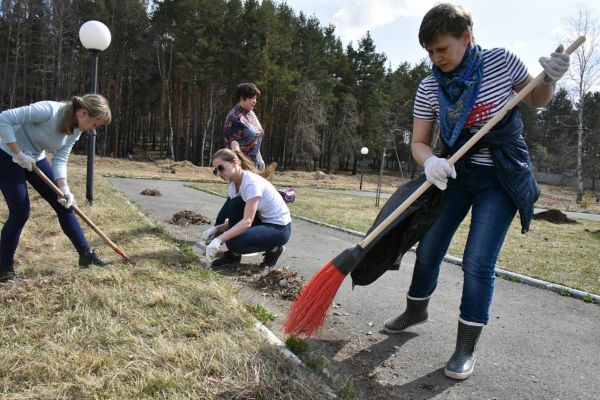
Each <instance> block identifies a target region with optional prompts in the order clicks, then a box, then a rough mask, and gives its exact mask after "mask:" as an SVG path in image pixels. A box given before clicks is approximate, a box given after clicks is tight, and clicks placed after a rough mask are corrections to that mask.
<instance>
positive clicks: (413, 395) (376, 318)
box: [111, 178, 600, 400]
mask: <svg viewBox="0 0 600 400" xmlns="http://www.w3.org/2000/svg"><path fill="white" fill-rule="evenodd" d="M111 182H112V183H113V184H114V185H115V187H116V188H117V189H119V190H120V191H121V192H123V193H124V194H125V195H126V196H127V197H129V198H130V199H131V200H132V201H133V202H135V203H137V204H138V205H139V206H140V208H141V209H142V210H143V211H144V212H146V213H148V214H149V215H150V216H151V217H153V218H155V219H156V220H158V221H159V222H161V223H162V224H163V225H164V226H165V228H166V229H167V230H168V231H169V232H170V233H171V234H172V235H174V236H175V237H176V238H178V239H180V240H187V241H189V242H193V241H195V240H198V239H199V237H200V232H201V230H202V228H203V227H200V228H199V227H197V226H194V227H186V228H181V227H176V226H173V225H170V224H168V223H166V221H167V220H169V219H170V218H171V216H172V215H173V214H174V213H175V212H177V211H181V210H193V211H196V212H199V213H202V214H203V215H206V216H209V217H211V218H214V216H216V213H217V212H218V209H219V208H220V206H221V204H222V203H223V198H221V197H218V196H214V195H210V194H207V193H204V192H201V191H197V190H194V189H191V188H188V187H185V186H184V182H178V181H157V180H142V179H119V178H114V179H111ZM146 188H149V189H157V190H159V191H160V192H161V193H162V196H160V197H149V196H142V195H140V192H141V191H142V190H144V189H146ZM357 242H358V240H357V237H356V236H353V235H350V234H347V233H344V232H340V231H337V230H334V229H330V228H326V227H322V226H318V225H314V224H311V223H308V222H305V221H301V220H294V225H293V230H292V239H291V240H290V242H289V244H288V245H287V250H286V252H285V253H284V254H283V255H282V257H281V259H280V262H279V265H284V266H289V267H290V269H292V270H295V271H297V272H298V273H299V274H300V275H302V276H303V277H304V278H305V279H307V280H308V279H310V277H312V276H313V275H314V273H316V272H317V271H318V270H319V269H320V268H321V267H322V266H323V265H324V264H325V263H326V262H328V261H329V260H330V259H331V258H333V257H334V256H335V255H337V254H338V253H339V252H340V251H342V250H343V249H345V248H348V247H352V246H354V245H355V244H356V243H357ZM255 260H256V262H259V261H260V258H258V257H257V258H255ZM244 261H245V262H246V261H249V262H252V261H253V259H245V260H244ZM413 263H414V255H413V254H411V253H409V254H407V255H406V256H405V258H404V259H403V263H402V267H401V268H400V271H394V272H388V273H387V274H385V275H384V276H383V277H382V278H380V279H379V280H378V281H376V282H375V283H373V284H372V285H370V286H366V287H356V288H354V290H352V287H351V280H350V279H349V278H348V279H346V280H345V281H344V283H343V285H342V287H341V288H340V291H339V292H338V295H337V297H336V299H335V306H334V308H332V310H331V311H330V315H329V317H328V318H327V322H326V325H325V327H324V328H323V329H322V330H321V331H320V332H319V333H318V334H317V335H316V336H315V337H314V338H313V339H311V340H310V348H311V350H312V351H314V352H315V353H316V354H322V355H324V356H326V357H327V359H328V360H329V361H330V363H331V364H332V367H331V368H330V369H329V370H330V372H332V373H343V374H349V375H351V376H352V377H353V378H354V379H353V385H354V389H353V390H354V392H355V393H358V394H359V395H360V396H359V398H363V399H432V398H435V399H590V400H591V399H598V398H600V375H599V374H598V371H600V356H599V355H600V307H599V306H598V305H596V304H590V303H585V302H583V301H581V300H577V299H573V298H569V297H562V296H559V295H557V294H555V293H553V292H550V291H547V290H541V289H536V288H532V287H530V286H526V285H522V284H518V283H514V282H510V281H506V280H502V279H497V280H496V292H495V299H494V303H493V305H492V310H491V315H492V317H491V321H490V324H489V325H488V327H486V328H485V330H484V333H483V335H482V337H481V339H480V342H479V345H478V361H477V366H476V370H475V373H474V375H473V376H472V377H471V378H470V379H468V380H466V381H464V382H456V381H453V380H451V379H448V378H446V377H445V376H444V373H443V368H444V365H445V363H446V361H447V360H448V358H449V356H450V355H451V354H452V351H453V349H454V343H455V333H456V325H457V318H458V306H459V302H460V294H461V288H462V271H461V269H460V268H459V267H457V266H455V265H451V264H446V263H445V264H444V265H443V267H442V273H441V276H440V282H439V285H438V289H437V291H436V293H435V294H434V296H433V298H432V300H431V305H430V320H429V321H428V322H427V323H426V324H422V325H419V326H416V327H414V328H412V329H410V330H409V331H408V332H405V333H403V334H401V335H396V336H387V335H385V334H383V333H381V332H380V329H381V326H382V324H383V321H385V319H387V318H388V317H390V316H393V315H395V314H397V313H399V312H400V311H401V310H402V309H403V306H404V296H405V293H406V292H407V290H408V286H409V283H410V278H411V271H412V265H413ZM255 298H256V301H257V302H261V301H264V300H262V299H261V298H264V296H260V293H258V294H255ZM281 306H282V307H283V311H285V307H286V304H282V305H281ZM281 313H282V314H283V312H281ZM282 318H283V317H282ZM282 318H280V319H279V320H278V321H276V322H277V323H280V322H281V319H282ZM276 327H277V324H276ZM275 330H276V333H277V334H278V335H279V336H280V337H281V338H283V335H281V333H278V332H277V329H275Z"/></svg>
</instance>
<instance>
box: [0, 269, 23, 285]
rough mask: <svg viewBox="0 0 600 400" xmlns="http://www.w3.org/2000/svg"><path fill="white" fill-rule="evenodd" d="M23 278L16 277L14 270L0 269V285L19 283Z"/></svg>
mask: <svg viewBox="0 0 600 400" xmlns="http://www.w3.org/2000/svg"><path fill="white" fill-rule="evenodd" d="M22 280H23V277H22V276H20V275H17V273H16V272H15V270H14V269H12V268H9V269H0V283H15V282H21V281H22Z"/></svg>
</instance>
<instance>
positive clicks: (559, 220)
mask: <svg viewBox="0 0 600 400" xmlns="http://www.w3.org/2000/svg"><path fill="white" fill-rule="evenodd" d="M533 219H535V220H541V221H548V222H550V223H553V224H559V225H560V224H576V223H577V221H575V220H574V219H571V218H569V217H567V216H566V215H565V214H564V213H563V212H562V211H560V210H554V209H552V210H548V211H543V212H539V213H537V214H534V215H533Z"/></svg>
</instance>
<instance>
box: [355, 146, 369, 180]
mask: <svg viewBox="0 0 600 400" xmlns="http://www.w3.org/2000/svg"><path fill="white" fill-rule="evenodd" d="M360 154H362V157H361V158H360V187H359V189H358V190H362V183H363V172H364V169H365V165H364V164H365V163H364V156H366V155H367V154H369V149H368V148H366V147H362V148H361V149H360Z"/></svg>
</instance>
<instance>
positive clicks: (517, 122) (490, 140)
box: [351, 108, 540, 285]
mask: <svg viewBox="0 0 600 400" xmlns="http://www.w3.org/2000/svg"><path fill="white" fill-rule="evenodd" d="M522 133H523V122H522V120H521V113H520V111H519V110H518V109H517V108H515V109H513V110H512V111H511V112H509V113H508V114H507V115H506V116H505V117H504V118H503V119H502V120H501V121H500V122H499V123H498V124H496V126H495V127H494V128H493V129H492V130H490V132H488V133H487V134H486V135H485V136H484V137H483V138H481V140H480V141H479V142H478V143H477V144H476V145H475V146H474V147H473V148H472V149H471V150H470V151H469V152H468V153H467V154H466V155H465V156H463V157H462V158H461V159H460V160H459V161H458V162H457V163H461V162H468V160H469V154H470V153H473V152H476V151H478V150H479V149H481V148H482V147H488V148H489V149H490V153H491V155H492V158H493V160H494V162H495V164H496V170H497V172H498V177H499V179H500V181H501V183H502V185H503V187H504V188H505V189H506V191H507V192H508V193H509V195H510V197H511V199H512V200H513V201H514V203H515V205H516V206H517V207H518V209H519V215H520V217H521V228H522V232H523V233H525V232H527V231H528V229H529V225H530V223H531V218H532V216H533V204H534V203H535V201H536V200H537V199H538V197H539V195H540V189H539V186H538V185H537V183H536V181H535V179H534V177H533V173H532V170H531V161H530V159H529V152H528V150H527V144H526V143H525V139H524V138H523V135H522ZM471 136H473V133H470V132H469V131H468V130H465V131H463V134H462V135H461V137H460V138H459V140H458V142H457V143H455V145H454V146H453V147H452V148H445V149H444V150H443V151H442V156H447V155H451V154H454V153H455V152H456V151H457V150H458V149H459V148H460V147H461V146H462V145H463V144H464V143H465V142H466V141H467V140H468V139H469V138H470V137H471ZM423 182H425V175H422V176H420V177H419V178H417V179H414V180H412V181H410V182H408V183H406V184H404V185H402V186H401V187H399V188H398V190H396V192H395V193H394V194H393V195H392V197H390V199H389V200H388V201H387V202H386V203H385V205H384V206H383V208H382V209H381V211H380V212H379V215H378V216H377V218H376V219H375V222H374V223H373V225H372V226H371V228H370V229H369V232H371V231H373V229H375V227H377V226H378V225H379V224H380V223H381V222H382V221H383V220H384V219H385V218H386V217H387V216H388V215H390V214H391V213H392V212H393V211H394V210H395V209H396V208H397V207H398V206H399V205H400V204H402V203H403V202H404V200H406V199H407V198H408V197H409V196H410V195H411V194H412V193H414V192H415V191H416V190H417V188H419V186H421V185H422V184H423ZM443 199H444V192H443V191H441V190H439V189H437V188H436V187H434V186H432V187H430V188H429V189H428V190H427V191H426V192H425V193H424V194H423V195H422V196H421V197H419V198H418V199H417V200H416V201H415V202H414V203H413V204H412V205H411V206H410V207H408V208H407V209H406V210H405V211H404V212H403V213H402V214H401V215H400V216H399V217H398V218H397V219H396V220H395V221H393V222H392V223H391V224H390V225H389V226H388V227H387V228H386V229H385V230H384V231H383V232H382V234H381V235H380V236H379V237H378V238H376V239H375V240H374V241H373V242H371V245H370V246H369V247H368V248H367V249H365V251H364V255H363V254H361V257H362V258H360V257H358V258H360V260H359V261H357V262H356V263H355V264H354V263H353V264H352V265H353V266H354V265H355V267H354V268H353V270H352V272H351V276H352V283H353V285H369V284H371V283H372V282H374V281H375V280H377V279H378V278H379V277H380V276H381V275H383V274H384V273H385V272H386V271H388V270H394V269H398V266H399V265H400V260H401V258H402V256H403V255H404V253H405V252H407V251H408V250H410V248H411V247H412V246H413V245H414V244H416V243H417V242H418V241H419V240H421V238H422V237H423V235H424V234H425V232H427V230H428V229H429V227H430V226H431V225H432V224H433V223H434V222H435V220H436V219H437V217H438V215H439V213H440V211H441V209H442V202H443Z"/></svg>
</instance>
